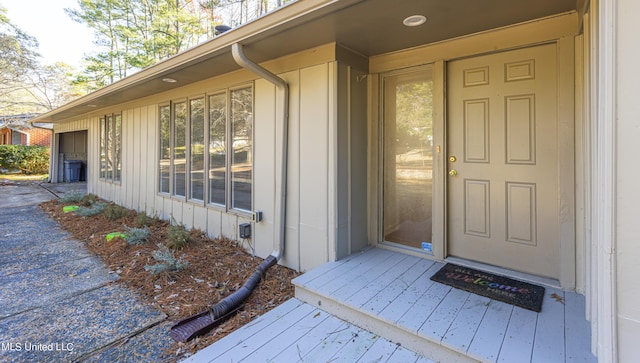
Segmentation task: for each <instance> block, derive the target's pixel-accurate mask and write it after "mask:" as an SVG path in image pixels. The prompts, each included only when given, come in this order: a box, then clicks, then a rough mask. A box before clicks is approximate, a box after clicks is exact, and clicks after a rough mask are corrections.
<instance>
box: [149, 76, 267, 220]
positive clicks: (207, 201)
mask: <svg viewBox="0 0 640 363" xmlns="http://www.w3.org/2000/svg"><path fill="white" fill-rule="evenodd" d="M243 89H248V90H249V95H250V105H249V106H250V108H251V120H250V123H251V130H250V132H249V138H250V142H251V145H250V148H249V149H250V150H249V153H250V155H251V160H250V172H251V177H250V186H249V190H250V192H249V193H250V195H249V204H250V208H249V209H243V208H237V207H235V206H234V205H233V199H232V185H231V176H232V170H231V169H232V165H231V162H232V153H233V151H234V147H233V139H232V137H233V136H232V119H231V118H232V116H231V106H232V105H231V96H232V94H233V92H235V91H238V90H243ZM220 95H224V122H225V125H224V133H225V135H224V141H223V142H224V153H225V155H224V158H223V160H224V163H225V165H224V183H223V185H224V193H223V195H224V202H223V203H216V202H214V201H212V200H211V198H212V193H213V190H212V189H211V184H212V180H213V178H211V171H212V169H211V164H212V160H211V145H210V143H211V140H212V138H211V126H212V125H211V99H212V97H215V96H220ZM197 100H203V104H204V106H203V107H204V115H203V126H204V150H203V155H204V160H203V168H204V170H203V195H202V198H203V199H202V200H200V199H194V198H192V193H191V187H192V186H191V184H192V179H191V172H192V165H191V161H192V160H191V159H192V156H193V155H195V154H193V155H192V141H193V140H192V135H191V133H192V110H191V108H192V107H191V106H192V101H197ZM182 102H184V103H185V104H186V146H185V159H186V161H185V163H186V165H185V166H186V171H185V175H186V178H185V179H186V180H185V193H184V194H185V195H184V196H182V195H176V194H175V190H174V189H175V186H174V183H175V180H174V179H175V175H174V174H175V160H174V156H175V155H174V154H175V153H174V151H175V147H176V144H175V133H176V130H175V127H176V124H175V105H176V104H180V103H182ZM165 107H168V108H169V122H170V125H169V130H170V131H169V148H170V151H169V156H170V158H169V168H168V169H169V192H168V193H167V192H163V191H162V186H163V185H162V182H161V179H162V168H161V163H162V160H164V159H162V156H163V154H162V138H163V134H162V133H163V130H162V112H163V111H162V110H163V108H165ZM156 122H157V123H156V125H157V126H158V127H159V133H158V152H159V154H158V157H157V159H156V162H157V163H158V164H157V165H158V172H157V173H156V178H158V180H157V182H156V186H157V187H158V190H157V194H159V195H160V196H162V197H167V198H172V199H176V200H180V201H184V202H188V203H190V204H194V205H198V206H203V207H207V208H211V209H215V210H220V211H223V212H226V213H231V214H237V215H241V216H247V217H248V216H250V215H251V213H252V209H253V202H254V184H255V182H254V172H255V165H254V158H253V153H254V149H255V147H254V146H255V132H254V130H255V86H254V83H253V82H251V83H243V84H241V85H237V86H233V87H228V88H223V89H218V90H215V91H211V92H206V93H203V94H198V95H194V96H190V97H186V98H176V99H174V100H171V101H168V102H163V103H159V104H158V116H157V120H156Z"/></svg>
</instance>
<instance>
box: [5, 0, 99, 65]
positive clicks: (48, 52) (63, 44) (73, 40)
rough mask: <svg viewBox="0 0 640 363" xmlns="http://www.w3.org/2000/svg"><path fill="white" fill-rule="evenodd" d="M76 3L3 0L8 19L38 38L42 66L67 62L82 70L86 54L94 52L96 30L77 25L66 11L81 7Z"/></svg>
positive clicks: (47, 0) (48, 0)
mask: <svg viewBox="0 0 640 363" xmlns="http://www.w3.org/2000/svg"><path fill="white" fill-rule="evenodd" d="M77 4H78V1H77V0H0V5H2V6H3V7H4V8H6V9H7V16H8V18H9V20H10V21H11V22H12V23H13V24H15V25H17V26H18V27H19V28H20V29H22V31H24V32H26V33H27V34H29V35H31V36H33V37H35V38H36V39H38V42H39V43H40V45H39V47H38V51H39V53H40V54H41V55H42V63H43V64H53V63H55V62H64V63H67V64H69V65H72V66H74V67H77V68H80V64H81V60H82V57H83V56H84V54H85V53H89V54H90V53H93V50H94V49H95V46H94V45H93V31H92V30H91V29H89V28H88V27H86V26H85V25H83V24H79V23H76V22H75V21H73V20H71V18H70V17H69V16H68V15H67V14H65V12H64V8H76V9H77V8H79V7H78V5H77Z"/></svg>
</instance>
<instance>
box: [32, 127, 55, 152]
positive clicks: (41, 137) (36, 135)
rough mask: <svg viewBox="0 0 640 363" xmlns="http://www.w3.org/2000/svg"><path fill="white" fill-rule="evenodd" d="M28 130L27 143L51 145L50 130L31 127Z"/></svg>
mask: <svg viewBox="0 0 640 363" xmlns="http://www.w3.org/2000/svg"><path fill="white" fill-rule="evenodd" d="M28 132H29V135H30V136H29V145H40V146H49V147H50V146H51V130H45V129H39V128H36V127H34V128H32V129H31V130H29V131H28Z"/></svg>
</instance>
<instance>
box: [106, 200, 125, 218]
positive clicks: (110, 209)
mask: <svg viewBox="0 0 640 363" xmlns="http://www.w3.org/2000/svg"><path fill="white" fill-rule="evenodd" d="M129 213H130V212H129V210H128V209H127V208H125V207H122V206H119V205H117V204H113V203H111V204H109V205H107V207H106V208H105V209H104V216H105V217H106V218H107V219H108V220H110V221H115V220H117V219H120V218H122V217H126V216H127V215H128V214H129Z"/></svg>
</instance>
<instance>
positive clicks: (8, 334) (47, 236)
mask: <svg viewBox="0 0 640 363" xmlns="http://www.w3.org/2000/svg"><path fill="white" fill-rule="evenodd" d="M45 186H47V187H48V188H47V189H46V188H44V187H43V186H40V185H38V184H19V185H2V186H0V195H1V196H2V197H0V344H1V346H0V361H2V362H45V361H46V362H161V361H163V360H165V358H166V357H165V356H164V351H165V349H167V348H168V347H170V346H171V343H172V340H171V338H170V337H169V334H168V329H169V328H168V325H169V323H168V322H167V320H166V316H165V315H164V314H163V313H161V312H160V311H158V310H156V309H154V308H153V307H150V306H148V305H146V304H143V303H142V302H141V301H140V300H139V299H138V297H137V296H136V294H134V293H133V292H131V291H129V290H127V289H125V288H122V287H120V286H119V285H118V284H115V283H114V282H115V281H116V280H117V279H118V276H117V274H115V273H114V272H112V271H109V270H108V269H107V268H106V267H105V266H104V264H103V263H102V262H101V261H100V260H99V259H98V258H97V257H95V256H93V255H92V254H91V253H89V251H87V250H86V249H85V247H84V245H83V243H82V242H80V241H77V240H75V239H73V237H72V236H71V235H69V234H68V233H67V232H65V231H63V230H61V229H60V227H59V225H58V224H57V223H56V222H55V221H53V220H51V219H50V218H49V217H48V216H47V215H46V214H45V213H44V212H42V211H41V210H40V208H39V207H38V204H39V203H40V202H43V201H46V200H50V199H53V198H55V197H56V195H63V194H64V193H66V192H69V191H72V190H74V188H75V189H76V190H78V191H80V192H83V193H84V185H83V184H79V183H78V184H77V185H71V184H67V185H45Z"/></svg>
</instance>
